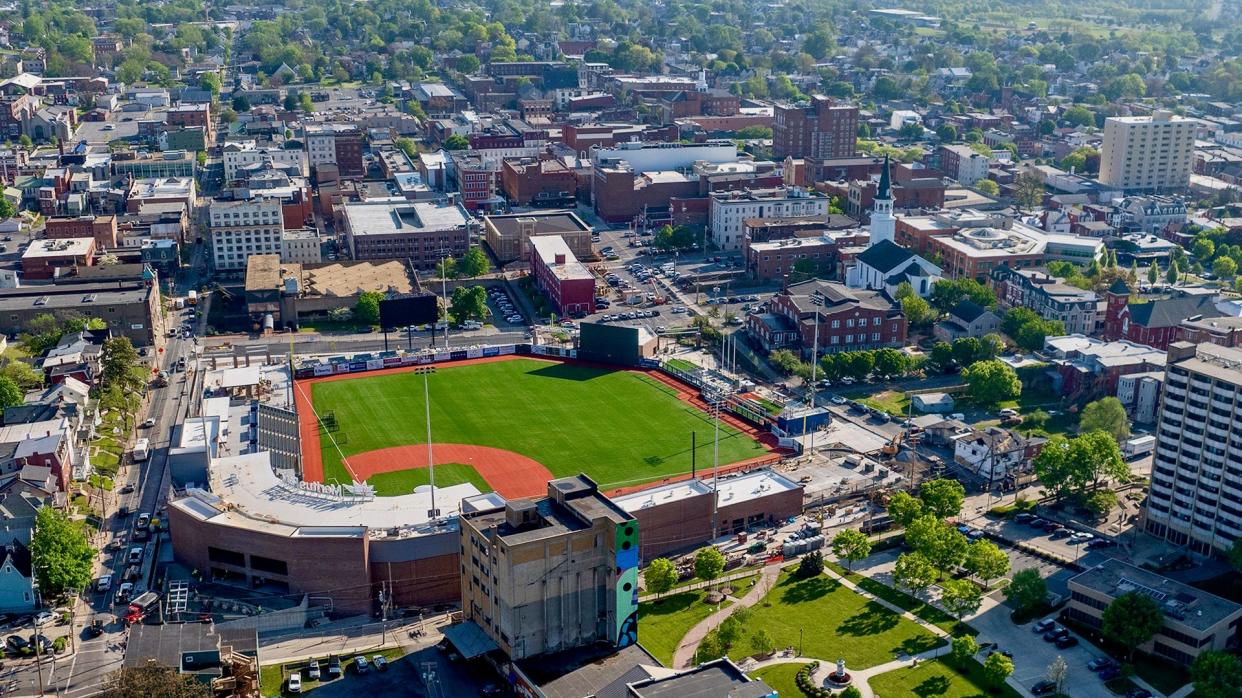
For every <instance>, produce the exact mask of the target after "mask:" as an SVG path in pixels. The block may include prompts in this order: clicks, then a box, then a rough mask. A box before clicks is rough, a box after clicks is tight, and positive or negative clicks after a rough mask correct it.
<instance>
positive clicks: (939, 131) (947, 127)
mask: <svg viewBox="0 0 1242 698" xmlns="http://www.w3.org/2000/svg"><path fill="white" fill-rule="evenodd" d="M936 138H939V139H940V140H941V141H943V142H945V143H952V142H953V141H955V140H957V127H956V126H954V125H953V124H940V125H939V126H937V127H936Z"/></svg>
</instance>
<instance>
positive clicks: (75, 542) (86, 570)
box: [30, 507, 96, 599]
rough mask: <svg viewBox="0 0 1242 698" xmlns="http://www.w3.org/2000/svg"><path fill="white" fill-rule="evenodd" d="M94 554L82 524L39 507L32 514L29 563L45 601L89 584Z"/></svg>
mask: <svg viewBox="0 0 1242 698" xmlns="http://www.w3.org/2000/svg"><path fill="white" fill-rule="evenodd" d="M95 552H96V551H95V548H94V547H92V546H91V544H90V541H89V540H88V539H87V537H86V531H85V530H84V529H83V526H82V524H81V523H80V522H77V521H73V520H71V519H70V518H69V515H68V514H67V513H65V512H64V511H61V510H59V509H55V508H53V507H43V508H41V509H39V511H38V513H37V514H35V528H34V533H33V534H32V535H31V537H30V560H31V565H32V566H33V567H34V573H35V579H36V580H37V581H38V582H39V591H40V593H41V594H42V595H43V597H44V598H45V599H53V598H56V597H58V596H60V595H61V594H64V593H65V592H67V591H71V590H73V591H84V590H85V589H86V588H87V585H89V584H90V583H91V572H92V562H93V561H94V559H95Z"/></svg>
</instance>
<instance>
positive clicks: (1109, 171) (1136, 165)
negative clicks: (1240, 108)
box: [1100, 111, 1196, 190]
mask: <svg viewBox="0 0 1242 698" xmlns="http://www.w3.org/2000/svg"><path fill="white" fill-rule="evenodd" d="M1195 123H1196V122H1195V121H1193V120H1191V119H1187V118H1184V117H1181V116H1174V115H1173V113H1172V112H1168V111H1157V112H1155V113H1154V114H1152V115H1151V116H1113V117H1109V118H1107V119H1105V120H1104V145H1103V147H1102V148H1101V150H1100V183H1101V184H1104V185H1106V186H1110V187H1116V188H1118V189H1126V190H1157V189H1182V188H1185V187H1187V186H1189V184H1190V171H1191V166H1192V164H1193V162H1194V160H1193V156H1194V149H1195Z"/></svg>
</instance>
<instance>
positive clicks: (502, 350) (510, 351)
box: [500, 344, 517, 354]
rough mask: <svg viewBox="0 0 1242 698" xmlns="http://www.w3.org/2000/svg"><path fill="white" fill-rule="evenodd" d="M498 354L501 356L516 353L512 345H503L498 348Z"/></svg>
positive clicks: (515, 348)
mask: <svg viewBox="0 0 1242 698" xmlns="http://www.w3.org/2000/svg"><path fill="white" fill-rule="evenodd" d="M500 353H501V354H514V353H517V347H516V346H514V345H512V344H505V345H504V346H502V347H500Z"/></svg>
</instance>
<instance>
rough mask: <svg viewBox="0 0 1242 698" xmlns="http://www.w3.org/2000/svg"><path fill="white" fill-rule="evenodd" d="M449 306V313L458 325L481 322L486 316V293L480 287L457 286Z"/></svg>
mask: <svg viewBox="0 0 1242 698" xmlns="http://www.w3.org/2000/svg"><path fill="white" fill-rule="evenodd" d="M449 304H450V309H449V312H450V313H452V315H453V319H454V320H456V321H457V322H459V323H461V322H465V321H467V320H482V319H483V317H484V315H486V314H487V291H485V290H484V289H483V287H482V286H458V287H457V288H455V289H453V295H452V299H451V300H450V303H449Z"/></svg>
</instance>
